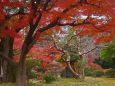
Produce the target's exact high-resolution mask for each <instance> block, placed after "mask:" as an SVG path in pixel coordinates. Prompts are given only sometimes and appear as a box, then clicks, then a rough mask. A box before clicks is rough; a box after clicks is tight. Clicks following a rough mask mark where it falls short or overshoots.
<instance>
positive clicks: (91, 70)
mask: <svg viewBox="0 0 115 86" xmlns="http://www.w3.org/2000/svg"><path fill="white" fill-rule="evenodd" d="M84 71H85V75H86V76H92V72H93V71H94V69H93V68H91V67H90V66H87V67H86V68H85V70H84Z"/></svg>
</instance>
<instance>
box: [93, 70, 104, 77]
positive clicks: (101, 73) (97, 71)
mask: <svg viewBox="0 0 115 86" xmlns="http://www.w3.org/2000/svg"><path fill="white" fill-rule="evenodd" d="M92 75H93V76H95V77H101V76H103V75H104V72H103V71H101V70H95V71H94V72H93V73H92Z"/></svg>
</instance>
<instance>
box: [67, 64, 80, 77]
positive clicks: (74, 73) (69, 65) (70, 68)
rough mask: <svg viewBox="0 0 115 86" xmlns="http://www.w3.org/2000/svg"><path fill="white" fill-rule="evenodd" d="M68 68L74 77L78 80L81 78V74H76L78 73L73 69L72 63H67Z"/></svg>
mask: <svg viewBox="0 0 115 86" xmlns="http://www.w3.org/2000/svg"><path fill="white" fill-rule="evenodd" d="M67 67H68V69H69V70H70V72H71V73H72V74H73V75H74V77H75V78H76V79H78V78H80V77H79V74H78V73H76V71H75V70H74V69H73V68H72V67H71V64H70V62H67Z"/></svg>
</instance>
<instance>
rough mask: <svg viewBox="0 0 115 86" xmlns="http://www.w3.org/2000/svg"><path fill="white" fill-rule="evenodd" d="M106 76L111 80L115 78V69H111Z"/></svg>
mask: <svg viewBox="0 0 115 86" xmlns="http://www.w3.org/2000/svg"><path fill="white" fill-rule="evenodd" d="M105 76H107V77H109V78H115V69H109V70H107V71H106V72H105Z"/></svg>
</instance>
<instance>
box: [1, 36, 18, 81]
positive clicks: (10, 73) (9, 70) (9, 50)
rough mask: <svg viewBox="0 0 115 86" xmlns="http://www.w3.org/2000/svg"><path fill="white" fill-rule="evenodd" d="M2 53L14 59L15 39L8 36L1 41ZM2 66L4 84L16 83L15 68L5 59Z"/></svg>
mask: <svg viewBox="0 0 115 86" xmlns="http://www.w3.org/2000/svg"><path fill="white" fill-rule="evenodd" d="M0 52H2V53H3V54H4V55H6V56H7V57H9V58H12V59H13V38H11V37H9V36H7V38H5V39H2V40H1V43H0ZM1 66H2V68H3V82H15V81H16V76H15V74H16V72H15V68H14V67H13V66H12V65H10V64H9V63H8V62H7V61H5V60H3V59H2V65H1Z"/></svg>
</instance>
